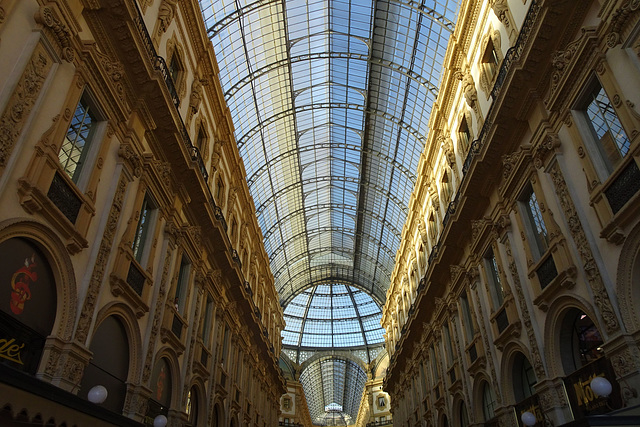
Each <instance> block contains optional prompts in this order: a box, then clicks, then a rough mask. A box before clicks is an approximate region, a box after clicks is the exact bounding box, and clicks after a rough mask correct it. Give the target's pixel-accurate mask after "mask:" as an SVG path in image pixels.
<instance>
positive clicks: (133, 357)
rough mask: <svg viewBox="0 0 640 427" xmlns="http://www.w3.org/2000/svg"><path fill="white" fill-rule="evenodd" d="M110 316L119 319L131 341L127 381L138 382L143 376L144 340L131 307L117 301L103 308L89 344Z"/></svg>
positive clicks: (99, 312)
mask: <svg viewBox="0 0 640 427" xmlns="http://www.w3.org/2000/svg"><path fill="white" fill-rule="evenodd" d="M110 316H116V317H118V318H119V319H120V321H121V322H122V325H123V326H124V329H125V332H126V333H127V338H128V339H129V375H128V376H127V381H129V382H137V381H138V379H139V378H140V375H141V374H142V357H143V355H142V338H141V336H140V325H139V324H138V320H137V316H136V314H135V312H134V311H133V310H132V309H131V307H129V306H128V305H126V304H124V303H122V302H116V301H114V302H111V303H109V304H107V305H105V306H104V307H102V308H101V309H100V311H98V315H97V316H96V322H95V325H94V327H93V332H92V335H91V336H90V337H89V342H91V340H92V339H93V334H95V332H96V331H97V330H98V328H99V327H100V324H101V323H102V322H103V321H104V320H105V319H106V318H107V317H110Z"/></svg>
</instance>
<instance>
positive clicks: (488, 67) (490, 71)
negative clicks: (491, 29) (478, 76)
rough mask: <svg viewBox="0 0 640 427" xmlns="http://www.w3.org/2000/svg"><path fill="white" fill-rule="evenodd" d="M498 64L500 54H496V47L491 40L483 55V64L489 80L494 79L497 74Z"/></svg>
mask: <svg viewBox="0 0 640 427" xmlns="http://www.w3.org/2000/svg"><path fill="white" fill-rule="evenodd" d="M498 62H499V60H498V52H496V49H495V46H494V45H493V40H491V38H489V42H488V43H487V47H486V49H485V50H484V54H483V55H482V64H483V67H484V70H485V72H486V73H487V77H489V79H492V78H493V76H494V75H495V74H496V71H497V70H498Z"/></svg>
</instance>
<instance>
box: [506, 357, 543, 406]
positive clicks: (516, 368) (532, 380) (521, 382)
mask: <svg viewBox="0 0 640 427" xmlns="http://www.w3.org/2000/svg"><path fill="white" fill-rule="evenodd" d="M512 375H513V394H514V396H515V398H516V402H520V401H522V400H524V399H526V398H527V397H530V396H531V395H533V394H534V393H535V389H534V386H535V384H536V383H537V382H538V379H537V378H536V373H535V371H534V370H533V367H532V366H531V363H529V360H528V359H527V358H526V357H525V355H524V354H522V353H518V354H517V355H516V357H515V359H514V362H513V372H512Z"/></svg>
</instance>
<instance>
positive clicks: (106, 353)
mask: <svg viewBox="0 0 640 427" xmlns="http://www.w3.org/2000/svg"><path fill="white" fill-rule="evenodd" d="M89 350H91V352H92V353H93V357H92V359H91V361H90V362H89V365H87V367H86V368H85V370H84V375H83V377H82V381H81V382H80V396H82V397H86V396H87V393H88V392H89V390H90V389H91V388H92V387H94V386H96V385H102V386H104V387H105V388H106V389H107V390H108V391H109V394H108V395H107V399H106V400H105V401H104V403H102V404H101V406H103V407H105V408H107V409H109V410H111V411H113V412H117V413H122V407H123V405H124V400H125V397H126V394H127V376H128V375H129V339H128V338H127V332H126V330H125V328H124V325H123V324H122V322H121V321H120V320H119V319H118V318H116V317H115V316H109V317H107V318H106V319H104V321H102V323H100V326H99V327H98V329H97V330H96V333H95V334H94V335H93V338H92V339H91V345H90V346H89Z"/></svg>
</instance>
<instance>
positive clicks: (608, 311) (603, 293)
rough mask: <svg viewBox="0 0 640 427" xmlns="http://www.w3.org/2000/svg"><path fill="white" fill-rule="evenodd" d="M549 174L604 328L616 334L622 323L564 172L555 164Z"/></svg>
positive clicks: (609, 332)
mask: <svg viewBox="0 0 640 427" xmlns="http://www.w3.org/2000/svg"><path fill="white" fill-rule="evenodd" d="M549 173H550V174H551V179H552V181H553V184H554V186H555V189H556V194H557V195H558V200H559V201H560V206H561V207H562V210H563V212H564V215H565V217H566V219H567V224H568V225H569V231H570V232H571V235H572V237H573V240H574V242H575V244H576V247H577V249H578V253H579V254H580V259H581V260H582V268H583V270H584V273H585V275H586V277H587V281H588V282H589V285H590V286H591V289H592V290H593V299H594V302H595V303H596V306H597V307H598V309H599V311H600V314H601V315H602V319H603V320H604V326H605V329H606V331H607V333H608V334H609V335H611V334H614V333H616V332H618V331H619V330H620V323H619V322H618V318H617V316H616V313H615V311H614V309H613V306H612V304H611V300H610V299H609V294H608V293H607V289H606V288H605V286H604V282H603V280H602V276H601V275H600V270H599V268H598V266H597V264H596V261H595V259H594V257H593V252H592V251H591V246H590V244H589V241H588V240H587V236H586V234H585V232H584V229H583V227H582V223H581V222H580V218H579V217H578V213H577V211H576V208H575V205H574V203H573V200H572V199H571V196H570V194H569V189H568V188H567V183H566V181H565V180H564V176H563V175H562V171H561V170H560V166H559V165H558V163H557V162H556V163H554V165H553V166H552V167H551V169H550V171H549Z"/></svg>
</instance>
